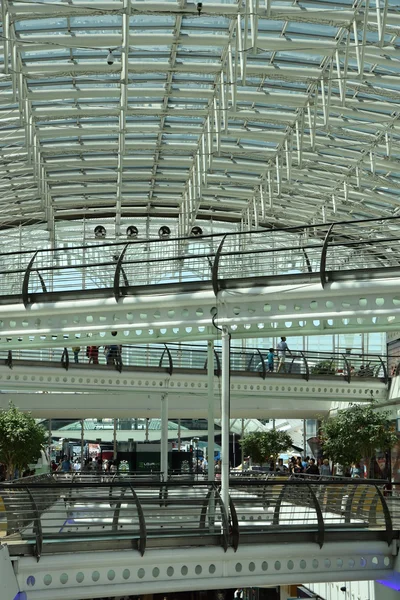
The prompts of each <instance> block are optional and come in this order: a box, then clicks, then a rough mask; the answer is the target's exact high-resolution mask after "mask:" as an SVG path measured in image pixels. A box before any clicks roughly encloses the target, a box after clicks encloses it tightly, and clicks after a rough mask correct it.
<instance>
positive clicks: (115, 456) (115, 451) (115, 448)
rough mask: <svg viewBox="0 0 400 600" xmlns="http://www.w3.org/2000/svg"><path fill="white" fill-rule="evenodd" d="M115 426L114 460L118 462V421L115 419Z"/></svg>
mask: <svg viewBox="0 0 400 600" xmlns="http://www.w3.org/2000/svg"><path fill="white" fill-rule="evenodd" d="M113 425H114V431H113V459H114V460H117V419H114V423H113Z"/></svg>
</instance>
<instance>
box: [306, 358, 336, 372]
mask: <svg viewBox="0 0 400 600" xmlns="http://www.w3.org/2000/svg"><path fill="white" fill-rule="evenodd" d="M311 373H312V374H313V375H334V374H335V364H334V363H333V362H332V361H331V360H321V361H320V362H318V363H317V364H316V365H314V366H313V367H312V368H311Z"/></svg>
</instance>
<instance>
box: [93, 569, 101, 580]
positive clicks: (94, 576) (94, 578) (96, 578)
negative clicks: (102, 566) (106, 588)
mask: <svg viewBox="0 0 400 600" xmlns="http://www.w3.org/2000/svg"><path fill="white" fill-rule="evenodd" d="M99 579H100V573H99V572H98V571H93V573H92V581H98V580H99Z"/></svg>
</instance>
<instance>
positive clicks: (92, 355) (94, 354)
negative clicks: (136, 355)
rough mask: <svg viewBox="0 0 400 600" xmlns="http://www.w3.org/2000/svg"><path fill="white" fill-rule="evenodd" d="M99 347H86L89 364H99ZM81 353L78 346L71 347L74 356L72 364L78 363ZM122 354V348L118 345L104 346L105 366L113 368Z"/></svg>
mask: <svg viewBox="0 0 400 600" xmlns="http://www.w3.org/2000/svg"><path fill="white" fill-rule="evenodd" d="M99 348H100V347H99V346H87V347H86V357H87V358H88V359H89V363H92V364H93V365H98V364H99ZM80 351H81V347H80V346H73V347H72V352H73V354H74V363H75V364H78V363H79V354H80ZM121 354H122V346H119V345H118V344H111V345H108V346H104V355H105V357H106V364H107V365H109V366H114V365H115V364H116V362H117V361H120V360H121Z"/></svg>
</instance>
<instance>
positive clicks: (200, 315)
mask: <svg viewBox="0 0 400 600" xmlns="http://www.w3.org/2000/svg"><path fill="white" fill-rule="evenodd" d="M203 314H204V311H203V309H202V308H198V309H197V310H196V317H202V316H203Z"/></svg>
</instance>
